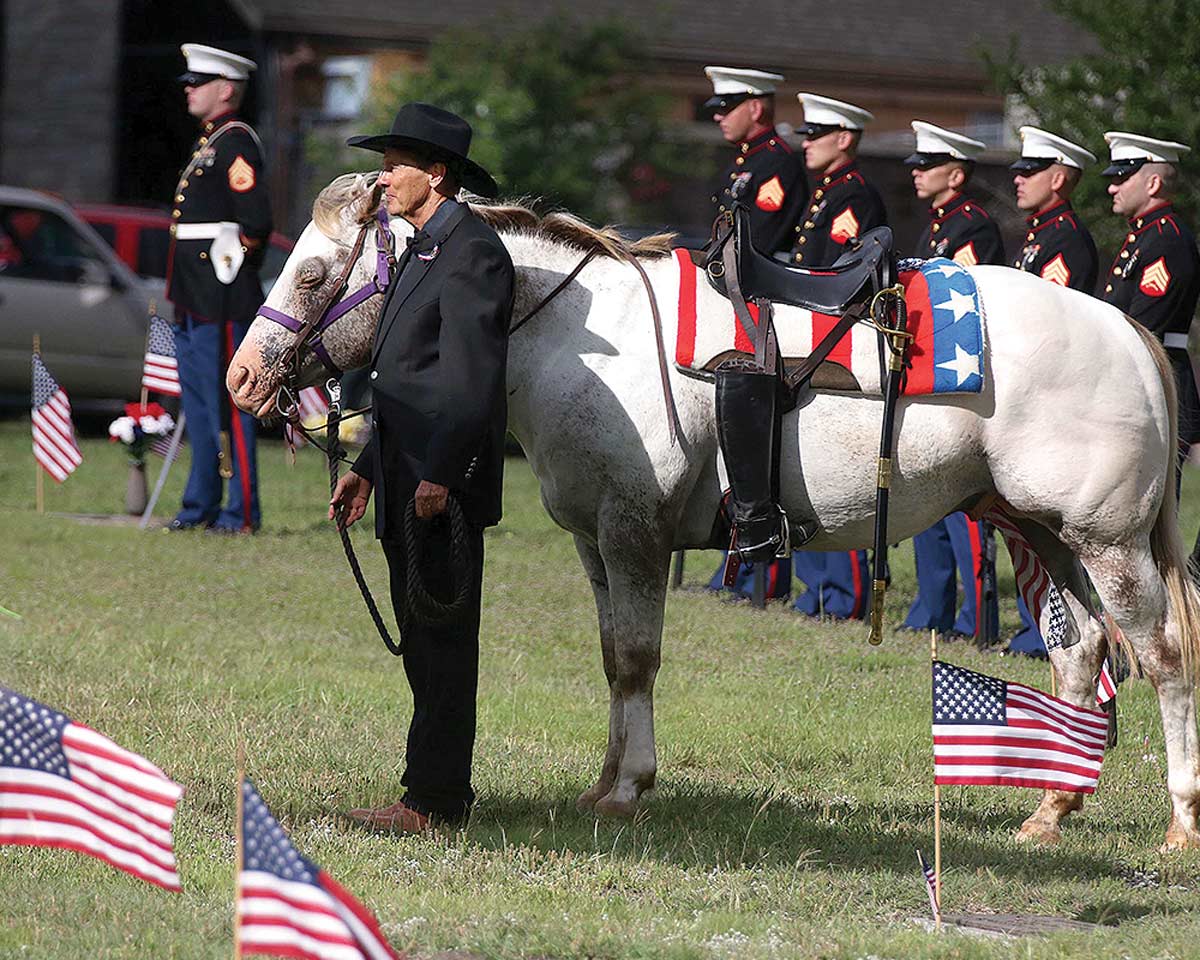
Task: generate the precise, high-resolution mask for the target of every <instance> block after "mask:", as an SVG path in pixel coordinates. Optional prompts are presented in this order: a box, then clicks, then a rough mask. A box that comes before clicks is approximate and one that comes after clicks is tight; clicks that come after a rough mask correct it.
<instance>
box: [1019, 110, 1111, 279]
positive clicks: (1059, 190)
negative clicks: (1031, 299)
mask: <svg viewBox="0 0 1200 960" xmlns="http://www.w3.org/2000/svg"><path fill="white" fill-rule="evenodd" d="M1020 134H1021V155H1020V156H1019V157H1018V158H1017V159H1016V160H1015V161H1014V162H1013V163H1012V164H1011V165H1010V166H1009V170H1011V171H1012V172H1013V186H1014V187H1015V188H1016V192H1017V206H1018V207H1019V208H1020V209H1022V210H1024V211H1026V212H1027V213H1028V214H1029V216H1028V217H1027V218H1026V220H1025V224H1026V227H1027V228H1028V229H1027V231H1026V233H1025V240H1024V244H1023V246H1022V247H1021V250H1020V252H1019V253H1018V254H1017V256H1016V259H1015V260H1014V261H1013V266H1014V267H1016V268H1017V269H1018V270H1024V271H1025V272H1026V273H1036V274H1037V275H1038V276H1039V277H1041V278H1042V279H1043V280H1049V281H1050V282H1051V283H1057V284H1059V285H1061V286H1064V287H1071V288H1072V289H1073V290H1081V291H1083V292H1084V293H1089V294H1090V293H1094V292H1095V290H1096V277H1097V275H1098V273H1099V269H1100V266H1099V258H1098V257H1097V255H1096V244H1095V241H1093V240H1092V235H1091V233H1090V232H1089V231H1088V228H1087V227H1086V226H1085V225H1084V223H1083V221H1082V220H1081V219H1080V218H1079V214H1077V213H1076V212H1075V210H1074V208H1072V206H1071V194H1072V193H1074V191H1075V187H1076V185H1077V184H1078V183H1079V178H1080V177H1081V176H1082V175H1083V169H1084V167H1086V166H1087V165H1088V164H1091V163H1095V162H1096V157H1095V155H1093V154H1092V153H1091V152H1089V151H1088V150H1085V149H1084V148H1083V147H1081V146H1079V144H1077V143H1072V142H1071V141H1070V140H1066V139H1064V138H1062V137H1060V136H1057V135H1055V134H1053V133H1048V132H1046V131H1045V130H1039V129H1038V128H1037V127H1028V126H1026V127H1021V129H1020Z"/></svg>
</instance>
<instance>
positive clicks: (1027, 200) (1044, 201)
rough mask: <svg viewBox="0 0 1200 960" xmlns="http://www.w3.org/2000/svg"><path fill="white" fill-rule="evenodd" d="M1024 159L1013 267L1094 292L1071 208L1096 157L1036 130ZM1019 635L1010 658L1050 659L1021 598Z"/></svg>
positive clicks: (1093, 268)
mask: <svg viewBox="0 0 1200 960" xmlns="http://www.w3.org/2000/svg"><path fill="white" fill-rule="evenodd" d="M1020 134H1021V155H1020V156H1019V157H1018V158H1017V159H1016V160H1015V161H1014V162H1013V163H1012V164H1011V165H1010V166H1009V169H1010V170H1011V171H1013V186H1014V187H1015V188H1016V192H1017V206H1018V207H1019V208H1020V209H1022V210H1024V211H1026V212H1027V213H1028V214H1029V216H1028V217H1027V218H1026V221H1025V224H1026V227H1027V228H1028V229H1027V231H1026V233H1025V240H1024V245H1023V246H1022V247H1021V250H1020V252H1019V253H1018V254H1017V257H1016V260H1015V261H1014V262H1013V266H1014V267H1016V268H1017V269H1018V270H1024V271H1025V272H1027V273H1034V274H1037V275H1038V276H1039V277H1041V278H1042V279H1043V280H1048V281H1049V282H1051V283H1057V284H1059V285H1061V286H1064V287H1071V288H1073V289H1075V290H1081V291H1083V292H1084V293H1087V294H1091V293H1094V292H1095V289H1096V276H1097V273H1098V272H1099V259H1098V257H1097V255H1096V244H1095V243H1094V242H1093V240H1092V235H1091V233H1089V232H1088V229H1087V227H1086V226H1084V224H1083V221H1082V220H1080V219H1079V215H1078V214H1077V213H1076V212H1075V210H1074V209H1073V208H1072V207H1071V194H1072V193H1073V192H1074V190H1075V187H1076V186H1077V185H1078V183H1079V178H1080V177H1081V176H1082V175H1083V170H1084V167H1086V166H1087V165H1088V164H1091V163H1095V162H1096V157H1095V156H1094V155H1093V154H1092V153H1091V152H1089V151H1088V150H1085V149H1084V148H1083V147H1081V146H1079V144H1077V143H1072V142H1071V141H1070V140H1066V139H1064V138H1063V137H1060V136H1058V135H1056V134H1053V133H1048V132H1047V131H1045V130H1039V129H1038V128H1037V127H1029V126H1025V127H1021V129H1020ZM1017 610H1018V612H1019V613H1020V615H1021V629H1020V631H1018V633H1017V634H1016V636H1014V637H1013V638H1012V639H1011V640H1010V641H1009V642H1008V651H1007V652H1008V653H1020V654H1024V655H1025V656H1030V657H1042V658H1044V657H1046V656H1047V653H1046V644H1045V642H1044V641H1043V640H1042V634H1041V631H1040V630H1039V629H1038V625H1037V624H1036V623H1034V622H1033V617H1032V616H1031V615H1030V613H1029V608H1028V607H1027V606H1026V605H1025V599H1024V597H1022V596H1021V595H1020V593H1018V594H1017Z"/></svg>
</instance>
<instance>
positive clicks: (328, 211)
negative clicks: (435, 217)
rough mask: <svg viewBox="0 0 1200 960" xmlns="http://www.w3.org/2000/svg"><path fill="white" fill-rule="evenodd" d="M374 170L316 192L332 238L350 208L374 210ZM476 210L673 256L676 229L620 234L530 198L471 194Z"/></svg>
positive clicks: (318, 218)
mask: <svg viewBox="0 0 1200 960" xmlns="http://www.w3.org/2000/svg"><path fill="white" fill-rule="evenodd" d="M377 176H378V174H375V173H368V174H363V173H344V174H342V175H341V176H340V177H336V178H335V179H334V180H333V182H332V183H330V184H329V186H327V187H326V188H325V189H324V190H322V191H321V192H320V193H319V194H317V199H316V200H314V201H313V215H312V219H313V223H314V224H316V226H317V229H318V230H320V231H321V232H322V233H323V234H325V236H327V237H329V238H330V239H331V240H338V239H340V238H341V235H342V232H343V231H344V229H345V226H346V222H345V214H346V212H347V211H348V212H349V214H350V218H351V220H352V221H353V222H354V223H356V224H362V223H366V222H367V221H368V220H370V219H371V217H373V216H374V215H375V209H376V207H378V205H379V198H380V196H381V194H382V192H383V191H382V188H381V187H380V185H379V183H378V182H377V180H376V178H377ZM467 201H468V203H470V206H471V211H472V212H473V213H474V214H475V215H476V216H477V217H479V219H480V220H482V221H483V222H484V223H486V224H487V225H488V226H490V227H491V228H492V229H494V230H495V231H496V232H497V233H519V234H524V235H525V236H530V237H535V238H542V239H545V240H550V241H553V242H555V243H561V244H564V245H565V246H568V247H574V248H575V249H577V250H581V251H583V252H585V253H587V252H590V251H595V252H596V253H598V254H600V255H601V256H605V257H611V258H613V259H614V260H615V259H620V258H622V257H625V256H633V257H666V256H670V253H671V243H672V241H673V240H674V239H675V234H674V233H656V234H653V235H652V236H649V237H642V238H641V239H640V240H629V239H626V238H625V237H623V236H621V234H620V232H619V231H618V230H617V228H616V227H613V226H605V227H593V226H592V225H591V224H590V223H587V222H586V221H584V220H581V219H580V218H579V217H577V216H575V215H574V214H571V213H567V212H566V211H555V212H552V213H547V214H539V213H537V212H536V211H534V210H533V208H532V207H531V206H530V205H529V203H530V201H527V200H497V201H489V200H483V199H481V198H480V197H474V196H468V197H467Z"/></svg>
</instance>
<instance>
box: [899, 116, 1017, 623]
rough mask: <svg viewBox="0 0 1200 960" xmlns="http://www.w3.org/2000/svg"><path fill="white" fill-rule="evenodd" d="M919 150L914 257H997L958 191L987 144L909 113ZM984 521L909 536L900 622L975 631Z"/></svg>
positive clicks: (992, 615) (999, 245)
mask: <svg viewBox="0 0 1200 960" xmlns="http://www.w3.org/2000/svg"><path fill="white" fill-rule="evenodd" d="M912 128H913V133H915V134H916V138H917V149H916V152H915V153H913V154H912V155H911V156H909V157H908V159H907V160H906V161H905V163H907V164H908V166H910V167H911V168H912V177H913V186H914V188H915V190H916V194H917V197H918V198H920V199H921V200H925V201H927V202H928V203H929V204H930V208H929V226H928V227H926V228H925V231H924V233H922V235H921V239H920V241H919V242H918V244H917V251H916V255H917V256H920V257H948V258H950V259H952V260H954V261H955V262H956V263H959V264H961V265H962V266H972V265H974V264H977V263H992V264H1003V263H1004V262H1005V258H1004V242H1003V240H1002V239H1001V237H1000V230H999V228H997V226H996V224H995V223H994V222H993V221H992V219H991V217H989V216H988V215H987V213H986V212H985V211H984V210H983V208H982V207H980V206H979V204H978V202H976V201H975V200H971V199H969V198H967V197H966V196H964V195H963V192H962V191H963V189H964V188H965V187H966V186H967V184H968V183H969V181H970V178H971V172H972V169H973V167H974V161H975V158H976V157H978V156H979V155H980V154H981V153H982V152H983V151H984V149H985V148H986V144H983V143H981V142H979V141H978V140H973V139H971V138H970V137H966V136H963V135H962V134H961V133H956V132H955V131H953V130H946V129H943V128H942V127H936V126H934V125H933V124H931V123H925V122H924V121H922V120H914V121H913V123H912ZM985 533H986V531H985V527H984V525H983V524H982V523H979V522H976V521H973V520H971V519H969V518H968V517H967V515H966V514H965V513H953V514H951V515H950V516H948V517H946V518H944V519H942V520H939V521H938V522H937V523H935V524H934V525H933V526H932V527H930V528H929V529H928V530H926V531H925V532H924V533H919V534H917V535H916V536H915V537H913V550H914V552H915V554H916V560H917V596H916V599H914V600H913V603H912V607H911V608H910V609H909V611H908V616H907V618H905V621H904V626H905V627H908V628H910V629H914V630H930V629H935V630H938V631H940V632H953V633H958V634H962V635H964V636H974V635H975V634H976V633H977V632H978V628H979V610H980V609H981V608H982V607H983V606H984V598H983V581H982V577H981V574H982V570H983V562H984V559H985V551H986V550H987V549H988V545H987V543H986V540H985ZM956 566H957V568H958V573H959V576H960V577H961V578H962V583H963V594H964V598H963V605H962V609H961V610H960V611H959V614H958V617H957V618H956V617H955V615H954V608H955V601H956V598H957V592H958V591H957V585H956V583H955V576H954V571H955V567H956ZM984 615H985V616H987V617H988V624H989V626H990V630H991V634H992V635H993V636H995V634H996V632H997V631H998V630H999V623H1000V612H999V604H998V603H997V602H996V598H995V597H994V596H993V597H992V598H991V602H990V603H989V604H988V605H987V610H986V611H985V612H984Z"/></svg>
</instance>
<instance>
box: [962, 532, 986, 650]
mask: <svg viewBox="0 0 1200 960" xmlns="http://www.w3.org/2000/svg"><path fill="white" fill-rule="evenodd" d="M963 517H964V518H965V519H966V521H967V538H968V539H969V540H970V541H971V570H972V571H973V572H974V574H975V636H979V625H980V624H981V623H982V622H983V617H984V612H983V577H981V576H980V575H979V573H980V571H981V570H982V569H983V542H982V541H981V540H980V538H979V524H978V523H976V522H975V521H974V520H972V519H971V518H970V517H968V516H967V515H966V514H963Z"/></svg>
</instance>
